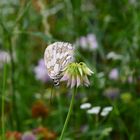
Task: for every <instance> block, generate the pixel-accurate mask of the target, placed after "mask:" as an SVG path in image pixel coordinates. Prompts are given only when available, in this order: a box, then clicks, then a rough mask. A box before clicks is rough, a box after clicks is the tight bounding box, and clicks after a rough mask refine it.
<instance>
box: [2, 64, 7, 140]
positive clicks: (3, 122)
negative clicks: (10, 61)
mask: <svg viewBox="0 0 140 140" xmlns="http://www.w3.org/2000/svg"><path fill="white" fill-rule="evenodd" d="M3 70H4V72H3V86H2V106H1V108H2V113H1V114H2V117H1V124H2V140H5V116H4V100H5V94H4V93H5V85H6V64H4V69H3Z"/></svg>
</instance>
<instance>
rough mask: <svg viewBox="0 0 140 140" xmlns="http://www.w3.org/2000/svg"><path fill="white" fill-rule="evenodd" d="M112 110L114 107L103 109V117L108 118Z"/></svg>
mask: <svg viewBox="0 0 140 140" xmlns="http://www.w3.org/2000/svg"><path fill="white" fill-rule="evenodd" d="M112 110H113V107H112V106H107V107H105V108H103V110H102V112H101V116H103V117H106V116H107V115H108V114H109V113H110V112H111V111H112Z"/></svg>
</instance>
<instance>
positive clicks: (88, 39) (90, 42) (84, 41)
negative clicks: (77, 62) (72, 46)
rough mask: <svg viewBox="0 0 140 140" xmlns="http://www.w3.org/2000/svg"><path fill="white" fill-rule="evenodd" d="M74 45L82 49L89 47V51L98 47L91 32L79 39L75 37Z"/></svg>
mask: <svg viewBox="0 0 140 140" xmlns="http://www.w3.org/2000/svg"><path fill="white" fill-rule="evenodd" d="M76 45H78V46H80V47H81V48H83V49H89V50H90V51H93V50H95V49H97V48H98V43H97V39H96V36H95V35H94V34H91V33H90V34H88V35H87V36H82V37H80V38H79V39H77V41H76Z"/></svg>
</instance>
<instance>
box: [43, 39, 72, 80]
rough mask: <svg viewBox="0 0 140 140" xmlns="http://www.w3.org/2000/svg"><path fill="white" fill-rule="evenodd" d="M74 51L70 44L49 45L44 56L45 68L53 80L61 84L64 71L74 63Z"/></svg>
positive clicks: (56, 43) (57, 43)
mask: <svg viewBox="0 0 140 140" xmlns="http://www.w3.org/2000/svg"><path fill="white" fill-rule="evenodd" d="M73 54H74V49H73V46H72V45H71V44H70V43H67V42H55V43H53V44H51V45H49V46H48V47H47V48H46V50H45V54H44V61H45V66H46V68H47V71H48V75H49V76H50V78H51V79H53V80H54V81H56V83H58V82H59V80H60V78H61V77H62V75H61V74H62V71H63V69H64V68H65V67H66V66H67V65H68V64H69V63H70V62H72V61H73Z"/></svg>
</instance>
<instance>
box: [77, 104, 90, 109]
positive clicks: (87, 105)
mask: <svg viewBox="0 0 140 140" xmlns="http://www.w3.org/2000/svg"><path fill="white" fill-rule="evenodd" d="M90 107H91V104H90V103H83V104H81V105H80V108H81V109H88V108H90Z"/></svg>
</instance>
